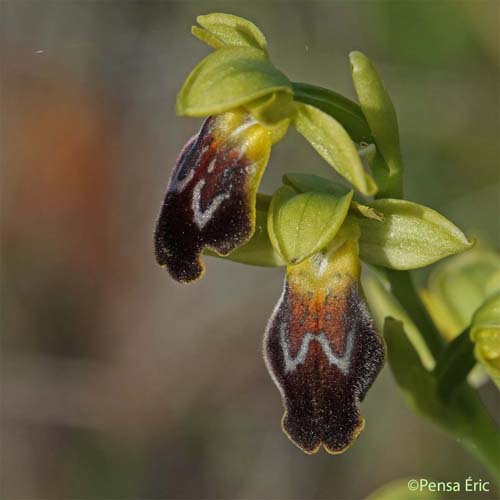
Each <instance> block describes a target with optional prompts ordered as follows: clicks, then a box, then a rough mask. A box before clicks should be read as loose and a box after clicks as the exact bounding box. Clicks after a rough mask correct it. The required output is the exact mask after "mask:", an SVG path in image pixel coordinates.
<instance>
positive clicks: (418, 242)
mask: <svg viewBox="0 0 500 500" xmlns="http://www.w3.org/2000/svg"><path fill="white" fill-rule="evenodd" d="M370 206H372V207H373V208H374V209H375V210H377V211H378V212H380V213H382V214H383V215H384V221H383V222H380V221H375V220H371V219H359V224H360V227H361V238H360V254H361V258H362V259H363V260H365V261H366V262H368V263H370V264H375V265H379V266H385V267H389V268H391V269H399V270H404V269H415V268H418V267H423V266H427V265H429V264H432V263H433V262H436V261H438V260H440V259H442V258H444V257H447V256H448V255H452V254H455V253H458V252H463V251H464V250H467V249H468V248H470V247H471V246H472V245H473V242H472V241H469V240H468V239H467V238H466V236H465V235H464V234H463V233H462V231H460V229H458V228H457V227H456V226H455V225H454V224H453V223H451V222H450V221H449V220H448V219H446V218H445V217H443V216H442V215H441V214H439V213H438V212H436V211H435V210H432V209H431V208H428V207H424V206H422V205H418V204H416V203H412V202H410V201H405V200H392V199H386V200H376V201H374V202H373V203H371V205H370Z"/></svg>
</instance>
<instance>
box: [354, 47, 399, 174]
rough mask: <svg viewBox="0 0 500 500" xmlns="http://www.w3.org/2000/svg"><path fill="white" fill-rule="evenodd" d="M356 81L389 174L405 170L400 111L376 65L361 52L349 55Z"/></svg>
mask: <svg viewBox="0 0 500 500" xmlns="http://www.w3.org/2000/svg"><path fill="white" fill-rule="evenodd" d="M349 60H350V63H351V70H352V80H353V83H354V88H355V89H356V94H357V95H358V100H359V104H360V106H361V109H362V111H363V114H364V115H365V117H366V120H367V121H368V124H369V125H370V130H371V132H372V134H373V137H374V139H375V143H376V144H377V147H378V149H379V150H380V152H381V153H382V156H383V157H384V159H385V162H386V164H387V166H388V169H389V172H390V173H394V172H400V171H401V170H402V168H403V167H402V159H401V150H400V147H399V130H398V120H397V116H396V110H395V109H394V105H393V103H392V100H391V98H390V97H389V94H388V93H387V91H386V89H385V87H384V84H383V83H382V80H381V79H380V76H379V75H378V73H377V71H376V70H375V68H374V67H373V64H372V62H371V61H370V60H369V59H368V57H366V56H365V55H364V54H362V53H361V52H357V51H354V52H351V53H350V54H349Z"/></svg>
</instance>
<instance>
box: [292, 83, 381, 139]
mask: <svg viewBox="0 0 500 500" xmlns="http://www.w3.org/2000/svg"><path fill="white" fill-rule="evenodd" d="M292 86H293V95H294V99H295V100H296V101H298V102H302V103H304V104H310V105H311V106H314V107H316V108H318V109H320V110H321V111H323V112H325V113H326V114H328V115H330V116H331V117H332V118H335V120H337V121H338V122H339V123H340V124H341V125H342V126H343V127H344V128H345V129H346V131H347V133H348V134H349V135H350V136H351V138H352V140H353V141H355V142H371V141H372V134H371V132H370V127H369V126H368V123H367V121H366V119H365V117H364V115H363V112H362V111H361V108H360V107H359V105H358V104H356V103H355V102H353V101H351V100H349V99H347V97H344V96H343V95H340V94H337V92H334V91H333V90H328V89H325V88H322V87H317V86H315V85H309V84H308V83H296V82H292Z"/></svg>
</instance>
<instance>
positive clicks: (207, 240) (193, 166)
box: [155, 111, 271, 282]
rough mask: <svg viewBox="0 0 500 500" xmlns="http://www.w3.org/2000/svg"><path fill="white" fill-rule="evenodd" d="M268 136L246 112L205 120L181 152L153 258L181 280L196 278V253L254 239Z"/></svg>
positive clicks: (224, 251) (227, 250)
mask: <svg viewBox="0 0 500 500" xmlns="http://www.w3.org/2000/svg"><path fill="white" fill-rule="evenodd" d="M270 149H271V135H270V132H269V131H268V130H266V129H265V128H264V127H262V126H261V125H259V124H258V123H257V122H256V121H255V120H254V119H253V118H252V117H251V115H249V114H248V113H246V112H244V111H234V112H227V113H224V114H222V115H218V116H211V117H209V118H207V119H206V120H205V123H204V124H203V126H202V127H201V130H200V132H199V133H198V134H197V135H196V136H194V137H193V138H192V139H190V141H189V142H188V143H187V144H186V146H185V147H184V149H183V151H182V152H181V154H180V156H179V158H178V160H177V164H176V166H175V168H174V170H173V172H172V176H171V179H170V182H169V185H168V188H167V193H166V195H165V201H164V202H163V206H162V208H161V212H160V216H159V219H158V222H157V226H156V231H155V253H156V260H157V261H158V263H159V264H160V265H164V266H166V268H167V270H168V272H169V273H170V275H171V276H172V277H173V278H174V279H176V280H177V281H181V282H189V281H194V280H197V279H199V278H200V277H201V276H202V274H203V271H204V266H203V263H202V261H201V258H200V255H201V252H202V251H203V249H204V248H210V249H212V250H214V251H215V252H217V253H218V254H220V255H227V254H228V253H230V252H231V251H232V250H234V249H235V248H237V247H239V246H240V245H242V244H243V243H245V242H246V241H248V239H249V238H250V237H251V236H252V234H253V232H254V229H255V198H256V192H257V187H258V184H259V181H260V178H261V176H262V173H263V171H264V168H265V166H266V164H267V161H268V158H269V153H270Z"/></svg>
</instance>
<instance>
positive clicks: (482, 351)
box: [470, 292, 500, 388]
mask: <svg viewBox="0 0 500 500" xmlns="http://www.w3.org/2000/svg"><path fill="white" fill-rule="evenodd" d="M470 335H471V339H472V340H473V341H474V343H475V348H474V354H475V356H476V359H477V360H478V361H479V362H480V363H481V364H482V365H483V366H484V367H485V368H486V371H487V372H488V374H489V375H490V376H491V378H492V380H493V381H494V382H495V384H497V386H498V387H499V388H500V292H496V293H495V294H493V295H492V296H491V297H490V298H489V299H488V300H486V302H485V303H484V304H483V305H482V306H481V307H480V308H479V309H478V310H477V311H476V313H475V314H474V317H473V319H472V325H471V329H470Z"/></svg>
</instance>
